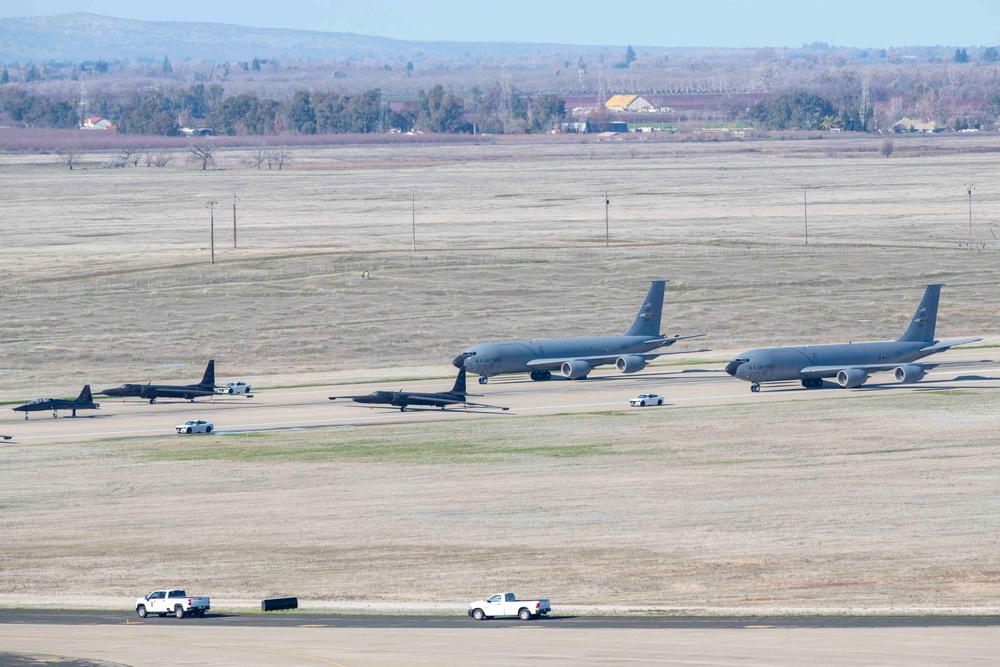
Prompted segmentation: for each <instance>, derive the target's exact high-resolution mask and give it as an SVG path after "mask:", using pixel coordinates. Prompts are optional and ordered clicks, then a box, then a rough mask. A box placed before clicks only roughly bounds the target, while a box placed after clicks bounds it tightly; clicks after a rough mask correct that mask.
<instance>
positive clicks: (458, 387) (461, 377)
mask: <svg viewBox="0 0 1000 667" xmlns="http://www.w3.org/2000/svg"><path fill="white" fill-rule="evenodd" d="M451 393H453V394H460V395H462V396H464V395H465V369H464V368H462V369H459V371H458V377H457V378H455V386H454V387H452V388H451Z"/></svg>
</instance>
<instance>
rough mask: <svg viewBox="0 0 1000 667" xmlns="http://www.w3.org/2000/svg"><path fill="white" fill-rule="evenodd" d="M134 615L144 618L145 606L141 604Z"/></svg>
mask: <svg viewBox="0 0 1000 667" xmlns="http://www.w3.org/2000/svg"><path fill="white" fill-rule="evenodd" d="M135 613H137V614H139V618H146V605H144V604H141V605H139V606H138V607H136V608H135Z"/></svg>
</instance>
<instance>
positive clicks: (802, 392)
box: [0, 349, 1000, 444]
mask: <svg viewBox="0 0 1000 667" xmlns="http://www.w3.org/2000/svg"><path fill="white" fill-rule="evenodd" d="M991 351H992V350H982V349H978V350H977V349H973V350H956V351H954V352H952V353H950V354H949V355H948V356H947V358H948V359H949V360H958V359H963V360H975V359H985V358H989V356H990V355H989V354H984V353H988V352H991ZM722 369H723V365H722V364H706V365H694V366H659V367H652V368H650V369H647V370H645V371H643V372H640V373H636V374H632V375H622V374H620V373H618V372H616V371H614V370H613V369H599V370H597V371H595V372H594V373H593V374H591V376H590V378H589V379H587V380H584V381H579V380H578V381H569V380H564V379H561V378H555V379H553V380H550V381H548V382H532V381H531V380H529V379H528V378H527V376H525V375H516V376H501V377H496V378H492V379H491V380H490V382H489V384H487V385H480V384H477V383H476V382H475V378H470V383H469V387H470V389H469V391H470V392H474V393H476V394H481V397H476V398H473V399H472V400H474V401H486V402H489V403H492V404H496V405H503V406H509V407H510V411H509V412H500V411H497V410H489V409H469V410H468V411H466V410H463V409H462V408H461V407H455V408H448V409H446V410H439V409H436V408H426V409H421V408H418V407H411V408H410V409H409V410H407V412H405V413H401V412H400V411H399V410H398V409H395V408H391V407H374V408H372V407H368V406H365V405H361V404H358V403H352V402H351V401H345V400H339V401H330V400H329V399H328V397H329V396H346V395H355V394H366V393H369V392H371V391H374V390H375V389H400V388H401V389H405V390H408V391H442V390H446V389H448V388H449V387H450V385H451V382H452V379H451V378H450V377H444V378H437V379H433V380H419V381H406V382H377V383H365V384H353V385H328V386H309V387H293V388H284V389H262V390H256V391H255V392H254V396H253V398H245V397H242V396H226V395H219V396H216V397H215V398H214V399H212V400H209V399H207V398H199V399H197V400H196V401H195V402H193V403H192V402H189V401H184V400H169V399H162V400H160V401H158V402H157V404H155V405H150V404H149V403H148V402H146V401H143V400H140V399H125V400H121V399H108V398H105V399H103V400H101V409H100V410H99V411H96V412H94V413H88V414H86V416H83V413H81V416H79V417H77V418H75V419H74V418H69V417H67V416H60V417H59V418H58V419H53V418H52V416H51V415H49V414H47V413H46V414H39V415H36V416H34V417H32V419H30V420H28V421H25V420H23V419H17V418H10V419H9V420H4V423H3V425H0V430H2V431H3V432H4V433H5V434H9V435H12V436H14V439H13V442H14V443H21V444H42V443H58V442H82V441H96V440H111V439H122V438H149V437H164V436H172V435H174V426H175V425H176V424H179V423H181V422H184V421H186V420H188V419H206V420H209V421H212V422H214V424H215V430H216V432H217V433H218V434H220V435H227V434H229V435H232V434H240V433H247V432H267V431H285V430H299V429H316V428H346V427H352V426H363V425H375V424H387V423H423V422H431V421H437V420H442V419H482V418H494V419H496V418H500V419H516V418H517V417H519V416H533V415H551V414H562V413H573V412H597V411H605V410H617V409H623V410H625V409H630V408H629V407H628V399H629V398H631V397H633V396H635V395H636V394H639V393H642V392H650V391H652V392H656V393H660V394H662V395H663V396H664V398H665V399H666V402H665V404H664V406H663V407H662V408H655V407H654V408H649V407H647V408H633V409H646V410H652V409H669V408H671V407H687V406H707V405H725V404H734V403H762V402H769V401H786V400H809V399H820V398H852V397H853V398H857V397H859V396H864V395H866V394H868V395H871V394H875V393H878V394H883V393H886V392H888V393H905V392H925V391H934V390H941V389H966V390H995V389H998V388H1000V362H997V363H996V364H993V363H990V364H980V365H975V366H962V367H958V368H956V367H951V366H943V367H939V368H938V369H935V370H933V371H931V372H929V373H928V375H927V377H926V378H925V379H924V380H923V381H921V382H919V383H916V384H909V385H900V384H896V383H894V382H892V378H891V375H890V374H889V373H880V374H876V375H875V376H873V377H872V380H871V381H870V382H869V384H866V385H864V386H862V387H859V388H857V389H841V388H840V387H838V386H837V385H836V384H835V383H833V382H827V383H826V385H825V387H824V388H822V389H803V388H802V387H801V386H800V385H799V383H797V382H778V383H772V384H767V385H764V388H763V390H762V391H761V392H760V393H758V394H754V393H751V391H750V386H749V384H747V383H745V382H741V381H739V380H735V379H733V378H731V377H729V376H728V375H726V374H725V372H723V370H722ZM175 437H200V436H175Z"/></svg>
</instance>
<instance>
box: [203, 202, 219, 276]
mask: <svg viewBox="0 0 1000 667" xmlns="http://www.w3.org/2000/svg"><path fill="white" fill-rule="evenodd" d="M218 203H219V202H217V201H210V202H208V203H206V204H205V206H206V207H208V209H209V210H210V211H211V213H210V215H211V218H210V223H209V224H210V230H211V247H212V264H215V205H216V204H218Z"/></svg>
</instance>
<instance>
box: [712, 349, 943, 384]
mask: <svg viewBox="0 0 1000 667" xmlns="http://www.w3.org/2000/svg"><path fill="white" fill-rule="evenodd" d="M929 345H931V343H929V342H927V341H907V342H901V341H878V342H866V343H839V344H834V345H804V346H796V347H768V348H760V349H757V350H750V351H748V352H744V353H742V354H740V355H739V356H738V357H737V358H736V359H734V360H733V361H732V362H730V364H729V365H728V366H727V367H726V372H727V373H729V374H730V375H732V376H733V377H735V378H738V379H740V380H746V381H747V382H754V383H760V382H775V381H778V380H805V379H811V378H824V377H835V376H836V375H837V371H836V370H831V371H827V372H808V373H803V372H802V369H804V368H809V367H812V366H839V367H849V366H855V365H857V366H864V365H872V364H886V365H893V364H907V363H910V362H913V361H917V360H918V359H923V358H924V357H927V356H930V355H931V354H934V351H930V352H921V351H920V350H921V349H922V348H925V347H928V346H929Z"/></svg>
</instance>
